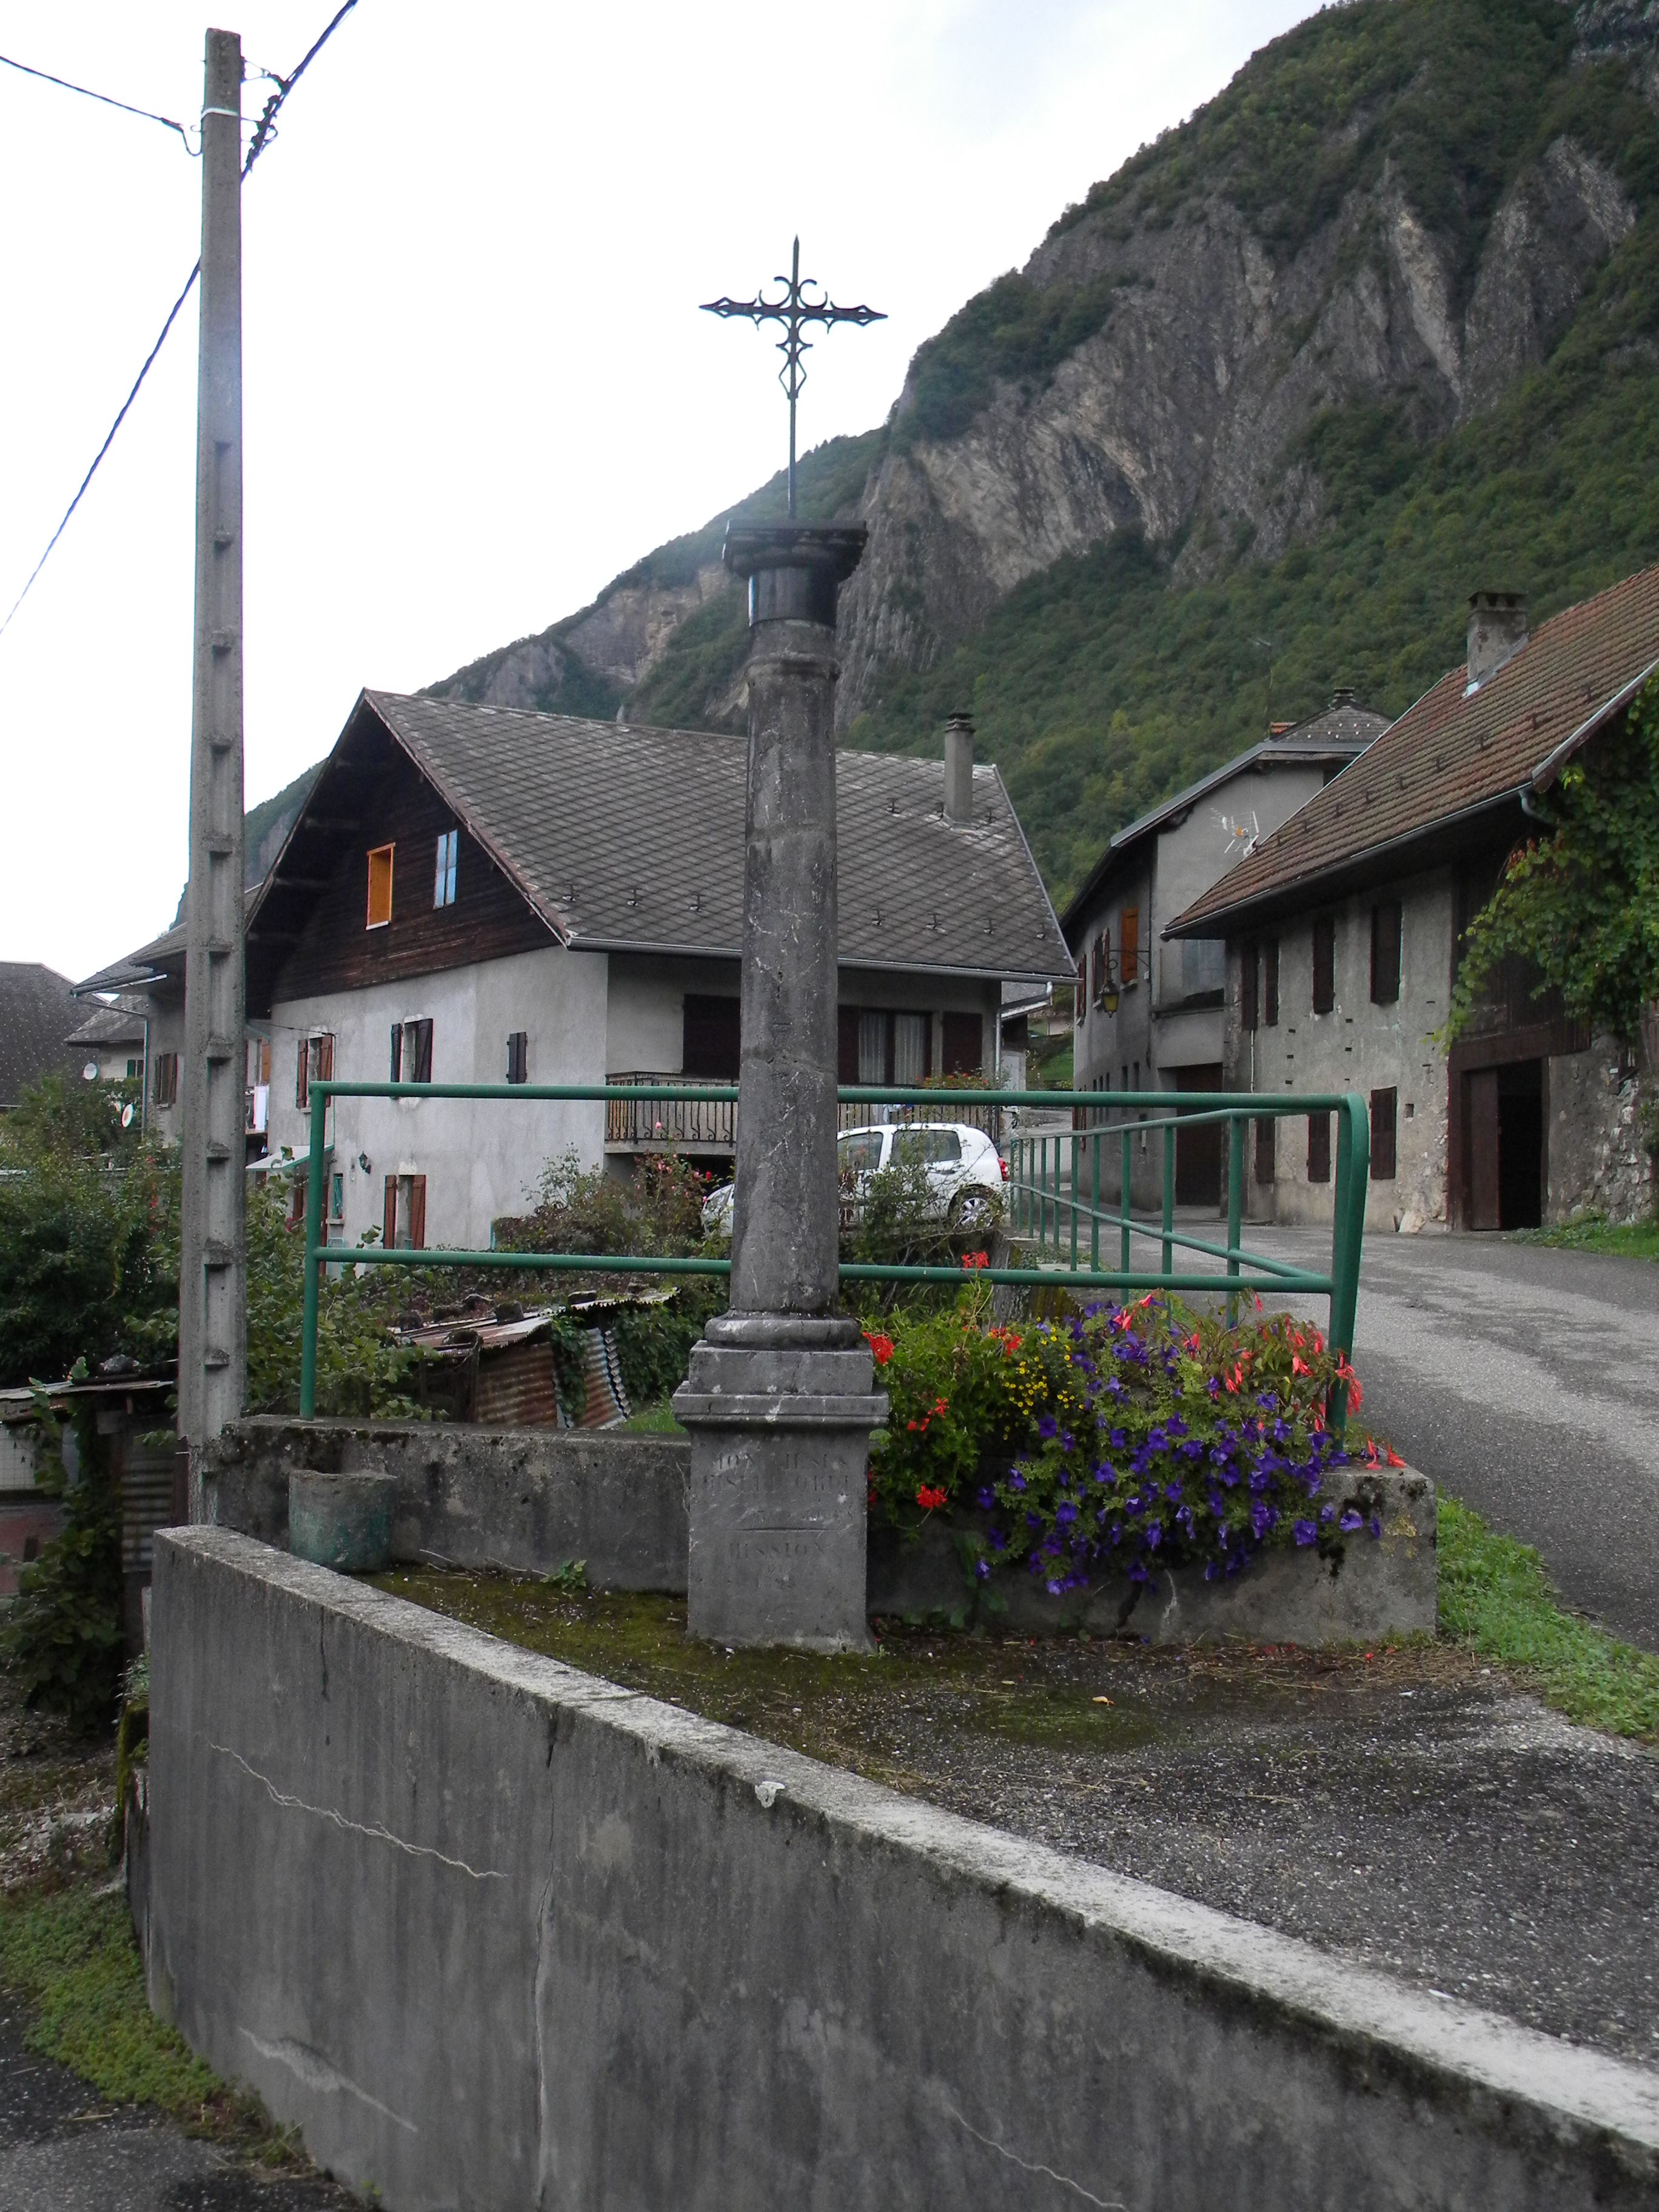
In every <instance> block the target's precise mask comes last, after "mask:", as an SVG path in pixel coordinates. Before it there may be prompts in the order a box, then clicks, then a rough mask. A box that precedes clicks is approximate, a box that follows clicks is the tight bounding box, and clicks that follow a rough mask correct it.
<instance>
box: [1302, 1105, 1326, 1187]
mask: <svg viewBox="0 0 1659 2212" xmlns="http://www.w3.org/2000/svg"><path fill="white" fill-rule="evenodd" d="M1330 1179H1331V1117H1330V1115H1328V1114H1310V1115H1309V1116H1308V1181H1309V1182H1329V1181H1330Z"/></svg>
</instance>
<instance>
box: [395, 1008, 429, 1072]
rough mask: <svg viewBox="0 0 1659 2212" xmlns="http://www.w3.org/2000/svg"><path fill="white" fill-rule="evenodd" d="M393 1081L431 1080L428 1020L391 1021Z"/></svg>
mask: <svg viewBox="0 0 1659 2212" xmlns="http://www.w3.org/2000/svg"><path fill="white" fill-rule="evenodd" d="M391 1080H392V1082H393V1083H430V1082H431V1080H432V1024H431V1022H430V1021H429V1020H422V1021H410V1022H393V1024H392V1074H391Z"/></svg>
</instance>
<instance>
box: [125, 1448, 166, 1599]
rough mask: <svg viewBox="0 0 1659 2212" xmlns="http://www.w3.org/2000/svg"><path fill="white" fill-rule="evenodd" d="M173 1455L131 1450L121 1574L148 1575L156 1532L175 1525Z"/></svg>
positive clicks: (128, 1457) (126, 1472)
mask: <svg viewBox="0 0 1659 2212" xmlns="http://www.w3.org/2000/svg"><path fill="white" fill-rule="evenodd" d="M172 1525H173V1453H172V1452H171V1451H146V1450H143V1449H141V1448H140V1447H139V1446H138V1445H137V1444H136V1443H135V1444H133V1445H132V1446H131V1448H130V1449H129V1450H128V1453H127V1458H126V1464H125V1467H124V1468H122V1470H121V1571H122V1573H123V1574H125V1575H148V1574H149V1571H150V1561H151V1558H152V1555H153V1553H154V1551H155V1531H156V1530H157V1529H158V1528H171V1527H172Z"/></svg>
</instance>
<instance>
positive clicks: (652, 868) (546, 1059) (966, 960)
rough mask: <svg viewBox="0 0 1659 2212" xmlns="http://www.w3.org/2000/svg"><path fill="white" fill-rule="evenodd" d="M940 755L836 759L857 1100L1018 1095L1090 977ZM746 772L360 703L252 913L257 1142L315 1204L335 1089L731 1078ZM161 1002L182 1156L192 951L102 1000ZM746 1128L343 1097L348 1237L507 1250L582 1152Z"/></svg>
mask: <svg viewBox="0 0 1659 2212" xmlns="http://www.w3.org/2000/svg"><path fill="white" fill-rule="evenodd" d="M947 756H948V757H947V760H946V762H945V763H944V764H943V765H941V763H939V761H938V760H934V761H931V762H930V761H921V760H914V759H902V758H896V757H888V756H878V755H872V754H863V753H856V752H842V753H840V754H839V755H838V756H837V762H836V775H837V792H838V832H839V896H840V925H839V936H840V945H839V951H840V971H841V1006H840V1029H839V1034H840V1075H841V1079H842V1081H843V1082H845V1083H860V1082H863V1083H900V1084H921V1083H924V1082H926V1081H927V1079H929V1078H931V1077H935V1076H940V1075H949V1074H966V1073H979V1072H981V1071H983V1072H986V1073H990V1072H993V1071H994V1068H995V1066H996V1064H997V1055H998V1050H999V1030H1000V1012H1001V1007H1002V1000H1003V990H1004V986H1005V984H1006V983H1008V982H1019V983H1024V984H1028V985H1034V986H1036V987H1037V988H1038V989H1039V990H1040V989H1041V988H1042V987H1043V986H1044V985H1046V984H1047V983H1048V982H1049V981H1053V980H1055V979H1057V978H1064V977H1066V976H1067V975H1069V973H1070V967H1069V963H1068V961H1067V958H1066V951H1065V946H1064V943H1063V940H1062V939H1061V936H1060V926H1059V923H1058V922H1057V921H1056V920H1055V917H1054V910H1053V908H1052V907H1051V906H1050V905H1049V902H1048V896H1047V895H1046V893H1045V892H1044V890H1043V888H1042V879H1041V878H1040V877H1039V876H1038V873H1037V871H1036V865H1035V863H1034V862H1033V860H1032V859H1031V856H1030V851H1029V849H1028V848H1027V846H1026V843H1025V839H1024V834H1023V832H1022V831H1021V829H1020V826H1019V823H1018V819H1017V818H1016V816H1015V814H1014V811H1013V807H1012V804H1011V803H1010V801H1009V799H1008V795H1007V793H1006V790H1005V789H1004V787H1003V784H1002V780H1001V778H1000V775H999V774H998V773H997V771H996V769H994V768H991V767H987V766H984V765H979V766H975V763H974V760H973V738H972V732H971V729H970V727H969V726H968V725H967V724H965V723H959V724H958V725H957V726H954V727H953V729H952V731H951V734H950V739H949V744H948V746H947ZM746 759H747V742H746V740H745V739H744V738H741V737H732V736H726V735H719V734H712V733H710V732H700V731H684V730H659V729H636V728H632V727H629V726H626V725H623V724H618V723H614V722H598V721H588V720H581V719H579V718H574V717H571V716H568V715H554V714H530V713H524V712H520V711H517V710H513V709H509V708H495V707H482V706H475V705H471V704H468V703H465V702H458V701H449V700H435V699H426V698H406V697H400V696H393V695H392V694H389V693H385V692H365V693H364V694H363V695H362V697H361V698H360V699H359V700H358V702H357V703H356V706H355V707H354V708H353V710H352V712H351V714H350V716H349V719H348V720H347V722H346V725H345V728H344V730H343V732H342V734H341V736H340V738H339V741H338V743H337V744H336V745H335V747H334V750H333V751H332V752H331V754H330V756H329V757H328V759H327V760H326V761H325V763H324V764H323V767H322V769H321V771H320V773H319V775H318V776H317V778H316V781H314V783H313V785H312V787H311V788H310V791H309V793H308V794H307V798H306V799H305V803H304V805H302V806H301V809H300V811H299V813H298V815H297V817H296V818H295V821H294V823H292V826H291V827H290V829H289V831H288V834H287V836H286V838H285V839H284V841H283V844H282V847H281V849H280V851H279V852H278V853H277V854H276V859H275V860H274V862H273V864H272V866H271V867H270V872H269V873H268V874H267V875H266V877H265V878H264V882H263V883H262V884H259V885H258V888H257V889H256V890H253V891H252V893H251V894H250V899H249V908H248V934H247V1008H248V1021H249V1026H250V1038H249V1047H248V1050H249V1079H248V1085H247V1090H248V1097H249V1112H248V1121H249V1130H250V1137H249V1142H250V1148H251V1150H252V1147H253V1146H255V1145H256V1144H257V1145H258V1147H259V1150H260V1151H261V1152H265V1151H266V1149H267V1148H268V1154H269V1158H270V1160H271V1161H273V1162H282V1161H283V1159H284V1156H285V1155H287V1156H291V1158H290V1164H289V1166H288V1168H287V1170H286V1171H287V1172H289V1173H290V1174H292V1175H293V1176H294V1204H295V1208H296V1210H297V1208H298V1206H299V1205H300V1204H301V1198H302V1192H303V1172H304V1156H305V1152H306V1148H307V1143H308V1139H309V1114H308V1097H309V1089H310V1085H311V1084H312V1082H313V1081H315V1080H316V1079H319V1077H328V1076H333V1077H335V1078H338V1079H346V1078H355V1079H361V1080H379V1081H385V1080H387V1079H401V1080H403V1081H406V1082H427V1081H432V1082H440V1083H443V1082H453V1083H495V1084H514V1085H516V1084H520V1083H523V1084H535V1085H598V1084H603V1083H607V1082H609V1083H629V1084H633V1083H645V1082H670V1083H686V1084H689V1083H692V1082H695V1081H696V1079H702V1080H703V1081H705V1082H720V1083H724V1082H733V1081H735V1080H736V1079H737V1074H738V1044H739V1038H738V968H739V955H740V951H741V944H742V929H743V882H744V779H745V772H746ZM140 979H143V982H144V986H145V987H146V988H147V990H148V992H149V1004H150V1007H151V1016H150V1018H151V1024H152V1034H151V1053H152V1077H151V1100H152V1106H151V1110H152V1115H153V1123H154V1126H155V1127H157V1129H158V1130H159V1131H160V1132H161V1133H162V1134H163V1135H165V1136H169V1137H171V1136H173V1135H175V1134H176V1125H177V1113H178V1104H177V1101H178V1095H179V1094H178V1054H179V1049H180V1048H181V1044H182V1037H183V1021H184V1011H183V1009H184V944H183V932H182V930H179V931H174V932H172V933H169V934H168V936H167V937H166V938H164V939H157V940H156V943H155V945H150V946H147V947H146V948H145V949H144V951H143V953H141V954H137V955H135V956H134V957H133V958H132V959H131V961H129V962H125V963H118V965H117V967H115V968H113V969H107V970H106V971H104V974H103V975H102V976H99V977H94V978H92V979H90V980H89V983H88V984H86V985H82V989H87V988H88V987H93V986H98V987H106V988H123V989H131V987H133V985H134V983H135V981H138V980H140ZM733 1112H734V1109H732V1107H731V1106H730V1105H719V1104H715V1105H700V1104H697V1103H694V1102H690V1101H687V1102H681V1103H670V1104H660V1103H659V1104H657V1105H654V1106H643V1107H642V1106H640V1105H638V1104H635V1103H632V1102H617V1103H613V1104H612V1105H611V1107H610V1108H609V1109H607V1108H606V1107H605V1105H604V1104H603V1103H599V1102H586V1101H570V1102H562V1101H560V1102H534V1101H526V1103H525V1104H524V1105H523V1106H522V1107H517V1106H513V1105H510V1104H507V1103H501V1102H496V1103H471V1102H464V1101H451V1100H434V1099H428V1100H416V1099H400V1100H396V1101H393V1100H389V1099H340V1100H337V1101H336V1102H334V1103H333V1104H332V1105H331V1108H330V1111H329V1127H328V1145H329V1152H328V1165H327V1176H328V1182H327V1186H326V1191H325V1200H326V1203H325V1219H326V1221H327V1223H328V1233H329V1235H330V1237H331V1239H333V1240H335V1241H339V1242H342V1243H356V1242H358V1241H359V1240H360V1239H361V1238H362V1237H363V1236H364V1235H365V1234H367V1233H368V1232H370V1231H374V1232H376V1233H378V1234H380V1235H381V1236H383V1237H386V1239H387V1240H388V1241H389V1242H392V1243H398V1244H404V1245H413V1246H416V1247H424V1246H428V1245H440V1244H441V1245H450V1246H459V1247H463V1248H468V1249H471V1248H476V1247H477V1246H479V1245H487V1244H488V1243H489V1241H490V1234H491V1228H492V1225H493V1224H494V1223H495V1221H497V1220H498V1219H500V1218H501V1217H502V1216H504V1215H507V1214H511V1213H515V1212H520V1211H521V1210H522V1209H523V1207H524V1206H525V1205H526V1200H527V1198H528V1196H529V1195H530V1194H531V1192H532V1189H533V1188H534V1186H535V1184H536V1182H537V1180H538V1176H539V1173H540V1171H541V1170H542V1168H543V1166H544V1164H546V1163H547V1162H548V1161H549V1160H550V1159H554V1158H558V1157H560V1156H561V1155H562V1154H564V1153H565V1152H574V1154H575V1155H576V1157H577V1158H578V1159H579V1160H580V1163H581V1164H582V1165H583V1166H585V1167H587V1168H593V1167H596V1166H598V1165H599V1164H601V1163H604V1164H605V1166H606V1167H608V1168H610V1169H611V1170H613V1171H615V1172H617V1173H628V1172H630V1171H631V1170H632V1168H633V1165H634V1164H635V1161H636V1160H637V1159H638V1158H640V1157H641V1155H642V1154H645V1153H649V1152H660V1151H665V1150H668V1149H672V1150H674V1151H676V1152H679V1153H680V1154H682V1155H683V1156H685V1157H689V1158H692V1159H693V1160H696V1161H698V1162H699V1163H702V1164H706V1165H707V1166H708V1167H710V1168H711V1169H720V1170H723V1169H724V1168H725V1167H726V1164H728V1163H729V1161H730V1159H731V1157H732V1133H733ZM256 1122H258V1123H259V1124H261V1125H262V1126H261V1127H259V1128H258V1130H257V1131H256V1129H255V1127H254V1125H255V1123H256ZM295 1170H297V1172H296V1171H295Z"/></svg>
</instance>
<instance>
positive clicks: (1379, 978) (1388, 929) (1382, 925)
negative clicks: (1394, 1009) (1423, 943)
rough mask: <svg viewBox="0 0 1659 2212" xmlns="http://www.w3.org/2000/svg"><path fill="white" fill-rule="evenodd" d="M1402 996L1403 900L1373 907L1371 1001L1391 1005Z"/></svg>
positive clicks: (1390, 901)
mask: <svg viewBox="0 0 1659 2212" xmlns="http://www.w3.org/2000/svg"><path fill="white" fill-rule="evenodd" d="M1399 996H1400V902H1399V900H1398V899H1383V900H1382V901H1380V902H1378V904H1376V906H1374V907H1373V908H1371V1004H1372V1005H1373V1006H1393V1005H1394V1003H1395V1000H1397V999H1398V998H1399Z"/></svg>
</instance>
